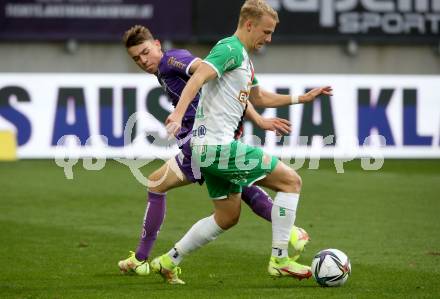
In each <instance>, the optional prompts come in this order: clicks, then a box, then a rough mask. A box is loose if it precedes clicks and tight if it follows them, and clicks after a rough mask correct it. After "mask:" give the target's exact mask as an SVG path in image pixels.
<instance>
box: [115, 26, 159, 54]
mask: <svg viewBox="0 0 440 299" xmlns="http://www.w3.org/2000/svg"><path fill="white" fill-rule="evenodd" d="M147 40H154V37H153V34H151V32H150V30H148V28H146V27H144V26H142V25H135V26H133V27H131V28H130V29H128V30H127V31H126V32H125V33H124V36H123V37H122V41H123V43H124V45H125V47H126V48H127V49H128V48H130V47H133V46H137V45H140V44H142V43H143V42H145V41H147Z"/></svg>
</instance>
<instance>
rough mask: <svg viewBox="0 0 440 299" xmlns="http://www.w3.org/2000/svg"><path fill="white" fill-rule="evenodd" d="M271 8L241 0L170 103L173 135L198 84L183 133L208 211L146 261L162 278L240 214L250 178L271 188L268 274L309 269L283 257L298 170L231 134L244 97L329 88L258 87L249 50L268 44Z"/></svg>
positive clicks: (267, 98) (279, 102)
mask: <svg viewBox="0 0 440 299" xmlns="http://www.w3.org/2000/svg"><path fill="white" fill-rule="evenodd" d="M278 22H279V20H278V15H277V13H276V11H274V10H273V9H272V8H271V7H270V6H269V5H268V4H267V3H266V1H264V0H247V1H246V2H245V3H244V5H243V6H242V8H241V11H240V18H239V23H238V27H237V30H236V32H235V33H234V35H233V36H230V37H227V38H225V39H222V40H220V41H219V42H218V43H217V44H216V45H215V46H214V48H213V49H212V50H211V52H210V53H209V55H208V56H207V57H206V58H205V59H204V60H203V62H202V64H201V65H200V66H199V67H198V69H197V70H196V72H195V73H194V74H193V76H192V77H191V79H190V80H189V81H188V83H187V85H186V87H185V88H184V90H183V91H182V94H181V98H180V101H179V103H178V104H177V106H176V109H175V110H174V112H173V113H171V114H170V115H169V116H168V118H167V121H166V124H167V129H168V131H169V132H170V133H173V134H176V133H177V132H178V131H179V129H180V127H181V123H182V117H183V115H184V113H185V111H186V109H187V107H188V105H189V104H190V102H191V101H192V99H193V98H194V96H195V94H196V93H197V91H198V90H199V89H200V88H201V87H202V86H203V88H202V96H201V98H200V102H199V106H198V108H197V113H196V119H195V123H194V126H193V138H192V139H191V145H192V152H193V160H195V163H194V164H195V165H196V166H197V167H200V170H201V172H202V174H203V176H204V178H205V180H206V185H207V188H208V193H209V196H210V197H211V198H212V199H213V204H214V214H213V215H211V216H209V217H207V218H204V219H202V220H200V221H198V222H197V223H196V224H194V225H193V226H192V227H191V229H190V230H189V231H188V232H187V233H186V234H185V236H184V237H183V238H182V239H181V240H180V241H178V242H177V243H176V244H175V246H174V248H172V249H171V250H170V251H169V252H168V253H166V254H164V255H162V256H160V257H157V258H155V259H154V260H153V261H152V262H151V268H152V269H153V271H155V272H157V273H160V274H161V275H162V276H163V277H164V278H165V279H166V280H167V281H168V282H169V283H173V284H180V283H183V281H182V280H180V279H179V278H178V273H179V272H180V268H179V267H178V265H179V263H180V262H181V261H182V259H183V257H184V256H185V255H187V254H189V253H190V252H192V251H194V250H196V249H197V248H200V247H201V246H203V245H205V244H206V243H208V242H210V241H212V240H214V239H215V238H216V237H217V236H218V235H219V234H221V233H222V232H223V231H225V230H227V229H229V228H230V227H232V226H234V225H235V224H236V223H237V222H238V219H239V216H240V194H241V191H242V188H243V187H245V186H250V185H252V184H254V183H255V184H257V185H260V186H264V187H268V188H270V189H272V190H274V191H276V192H277V194H276V196H275V199H274V202H273V207H272V211H271V216H272V255H271V257H270V259H269V267H268V271H269V274H270V275H272V276H276V277H281V276H290V277H296V278H299V279H302V278H309V277H310V276H311V271H310V267H308V266H305V265H301V264H299V263H297V262H296V261H295V260H294V259H293V258H290V257H289V256H288V251H287V248H288V242H289V233H290V230H291V229H292V227H293V225H294V221H295V217H296V210H297V206H298V201H299V194H300V191H301V185H302V182H301V178H300V176H299V175H298V174H297V173H296V172H295V171H294V170H293V169H291V168H289V167H288V166H287V165H285V164H284V163H282V162H281V161H279V160H278V159H277V158H276V157H272V156H270V155H268V154H266V153H264V152H263V151H262V149H261V148H258V147H252V146H247V145H245V144H243V143H241V142H240V141H237V140H234V130H235V128H236V127H237V124H238V122H239V121H240V118H241V115H242V114H243V111H244V109H245V107H246V103H247V101H248V100H250V101H251V102H252V103H253V104H254V105H255V106H262V107H278V106H284V105H290V104H297V103H307V102H311V101H313V100H314V99H315V98H316V97H317V96H320V95H331V92H332V89H331V87H329V86H326V87H322V88H315V89H313V90H311V91H309V92H308V93H306V94H304V95H300V96H294V95H281V94H276V93H272V92H269V91H265V90H263V89H262V88H260V87H259V86H258V81H257V79H256V77H255V72H254V68H253V65H252V62H251V60H250V58H249V54H248V53H250V52H252V51H254V50H257V49H259V48H261V47H262V46H263V45H265V44H267V43H270V41H271V37H272V34H273V32H274V30H275V27H276V24H277V23H278Z"/></svg>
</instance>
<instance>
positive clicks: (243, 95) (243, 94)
mask: <svg viewBox="0 0 440 299" xmlns="http://www.w3.org/2000/svg"><path fill="white" fill-rule="evenodd" d="M248 98H249V92H247V91H244V90H240V93H239V94H238V101H240V103H243V104H246V102H247V100H248Z"/></svg>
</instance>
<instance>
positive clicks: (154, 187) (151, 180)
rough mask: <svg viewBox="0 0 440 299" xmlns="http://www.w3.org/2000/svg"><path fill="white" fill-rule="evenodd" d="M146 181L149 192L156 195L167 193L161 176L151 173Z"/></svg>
mask: <svg viewBox="0 0 440 299" xmlns="http://www.w3.org/2000/svg"><path fill="white" fill-rule="evenodd" d="M147 179H148V190H149V191H151V192H156V193H165V192H167V191H168V190H167V185H166V184H165V180H164V178H163V176H161V175H160V174H159V173H158V172H153V173H152V174H150V175H149V176H148V178H147Z"/></svg>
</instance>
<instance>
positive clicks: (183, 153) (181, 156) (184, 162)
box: [175, 140, 205, 185]
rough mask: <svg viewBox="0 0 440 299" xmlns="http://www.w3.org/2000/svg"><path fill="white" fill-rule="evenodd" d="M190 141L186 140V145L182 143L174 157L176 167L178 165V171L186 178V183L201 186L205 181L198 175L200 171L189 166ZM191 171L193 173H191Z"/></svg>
mask: <svg viewBox="0 0 440 299" xmlns="http://www.w3.org/2000/svg"><path fill="white" fill-rule="evenodd" d="M190 144H191V140H188V141H187V142H186V143H184V144H183V145H182V146H181V147H180V153H178V154H177V155H176V157H175V158H176V162H177V165H179V168H180V170H181V171H182V173H183V174H184V175H185V176H186V178H187V179H188V181H190V182H191V183H196V182H197V183H199V184H200V185H202V184H203V182H204V181H205V179H204V178H203V176H202V174H201V173H200V169H198V167H196V166H195V165H194V166H193V165H191V155H192V153H191V145H190ZM193 169H194V170H195V171H193Z"/></svg>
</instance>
